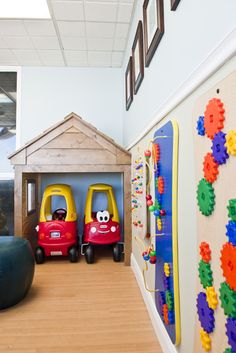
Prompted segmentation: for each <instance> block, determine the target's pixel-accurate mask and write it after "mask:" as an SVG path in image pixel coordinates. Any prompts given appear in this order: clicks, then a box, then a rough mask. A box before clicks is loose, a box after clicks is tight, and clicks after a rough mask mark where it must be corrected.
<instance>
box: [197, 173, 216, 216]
mask: <svg viewBox="0 0 236 353" xmlns="http://www.w3.org/2000/svg"><path fill="white" fill-rule="evenodd" d="M197 203H198V207H199V210H200V212H201V213H202V214H203V215H204V216H210V215H211V214H212V212H213V210H214V207H215V192H214V188H213V186H212V184H211V183H208V181H206V179H204V178H203V179H201V180H200V181H199V183H198V187H197Z"/></svg>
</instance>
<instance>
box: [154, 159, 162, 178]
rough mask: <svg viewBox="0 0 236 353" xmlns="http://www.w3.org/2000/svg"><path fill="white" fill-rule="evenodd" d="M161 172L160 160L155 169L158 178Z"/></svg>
mask: <svg viewBox="0 0 236 353" xmlns="http://www.w3.org/2000/svg"><path fill="white" fill-rule="evenodd" d="M160 174H161V166H160V163H159V162H158V163H157V164H156V169H155V176H156V178H158V177H159V176H160Z"/></svg>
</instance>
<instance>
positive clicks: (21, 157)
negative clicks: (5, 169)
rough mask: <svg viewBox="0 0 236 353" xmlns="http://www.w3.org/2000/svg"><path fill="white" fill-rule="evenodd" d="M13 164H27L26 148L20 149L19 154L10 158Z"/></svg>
mask: <svg viewBox="0 0 236 353" xmlns="http://www.w3.org/2000/svg"><path fill="white" fill-rule="evenodd" d="M10 161H11V164H12V165H24V164H26V150H22V151H20V152H19V153H18V154H17V155H15V156H14V157H12V158H11V159H10Z"/></svg>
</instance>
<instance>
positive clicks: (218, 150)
mask: <svg viewBox="0 0 236 353" xmlns="http://www.w3.org/2000/svg"><path fill="white" fill-rule="evenodd" d="M225 142H226V138H225V134H224V133H223V132H222V131H220V132H218V133H217V134H215V136H214V139H213V141H212V146H211V149H212V154H213V157H214V160H215V161H216V162H217V163H218V164H224V163H226V160H227V158H229V155H228V153H227V149H226V147H225Z"/></svg>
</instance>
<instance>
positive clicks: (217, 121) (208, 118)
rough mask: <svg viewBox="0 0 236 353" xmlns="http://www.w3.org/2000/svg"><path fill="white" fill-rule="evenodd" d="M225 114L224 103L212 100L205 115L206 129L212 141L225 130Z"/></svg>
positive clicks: (215, 99) (216, 99)
mask: <svg viewBox="0 0 236 353" xmlns="http://www.w3.org/2000/svg"><path fill="white" fill-rule="evenodd" d="M224 112H225V110H224V108H223V103H222V102H221V100H220V99H218V98H212V99H211V100H210V101H209V102H208V104H207V106H206V111H205V113H204V116H205V119H204V128H205V132H206V134H207V136H208V137H209V138H210V139H213V138H214V135H215V134H217V133H218V132H219V131H221V130H222V129H223V127H224V120H225V117H224Z"/></svg>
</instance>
